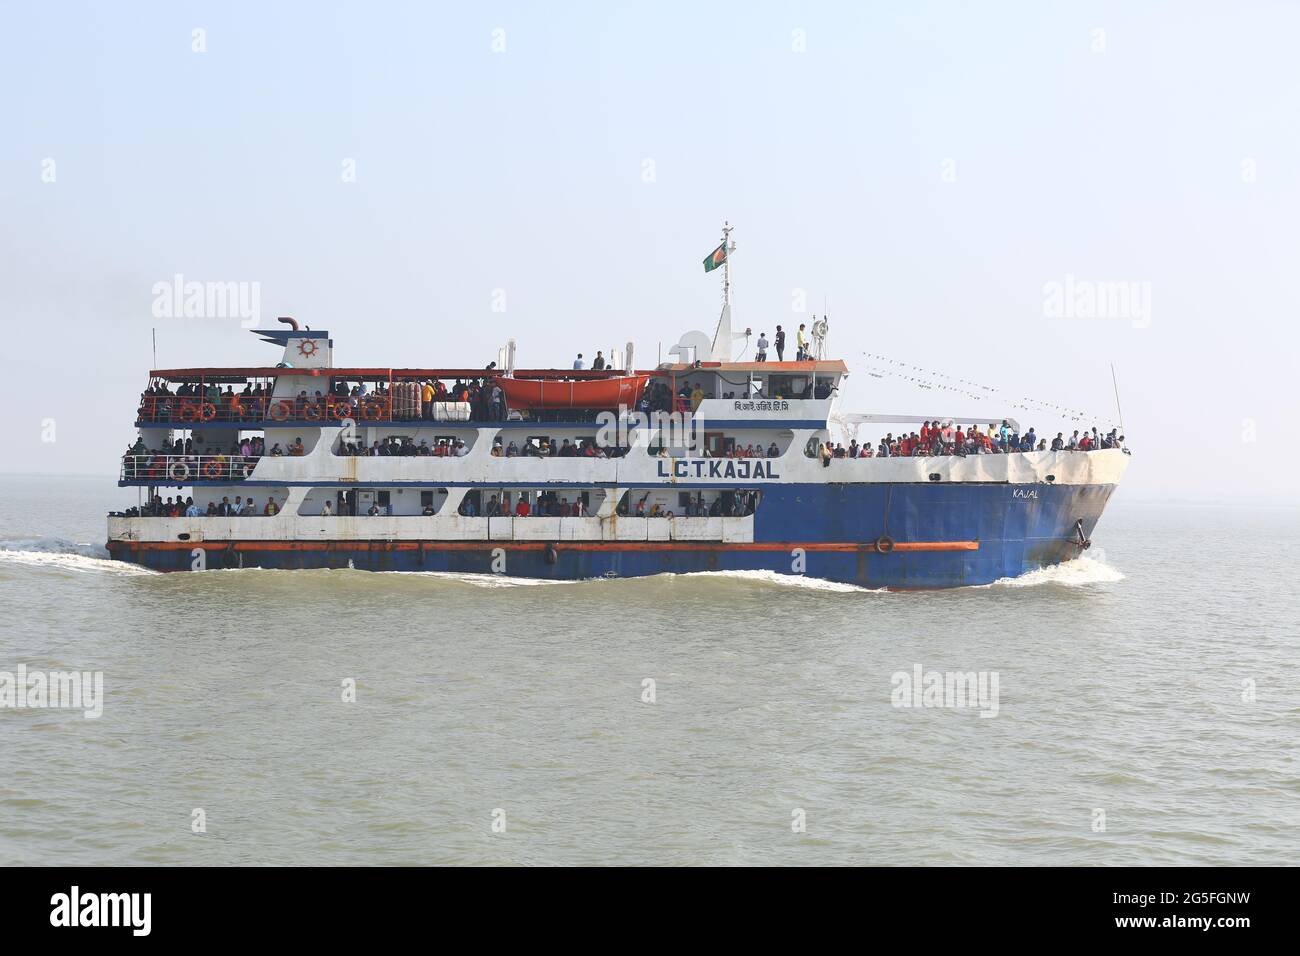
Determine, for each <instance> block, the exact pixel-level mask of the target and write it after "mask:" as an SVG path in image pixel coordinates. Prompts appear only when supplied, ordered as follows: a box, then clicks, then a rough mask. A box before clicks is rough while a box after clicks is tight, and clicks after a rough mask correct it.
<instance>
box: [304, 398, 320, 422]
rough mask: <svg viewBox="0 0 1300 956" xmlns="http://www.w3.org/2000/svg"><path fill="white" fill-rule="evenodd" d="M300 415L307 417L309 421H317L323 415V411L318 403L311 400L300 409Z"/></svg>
mask: <svg viewBox="0 0 1300 956" xmlns="http://www.w3.org/2000/svg"><path fill="white" fill-rule="evenodd" d="M302 417H303V418H305V419H307V421H309V422H318V421H320V420H321V419H322V418H324V417H325V413H324V412H323V411H322V410H321V407H320V406H319V405H318V404H316V403H315V402H312V403H311V404H310V405H308V406H307V407H306V408H304V409H303V410H302Z"/></svg>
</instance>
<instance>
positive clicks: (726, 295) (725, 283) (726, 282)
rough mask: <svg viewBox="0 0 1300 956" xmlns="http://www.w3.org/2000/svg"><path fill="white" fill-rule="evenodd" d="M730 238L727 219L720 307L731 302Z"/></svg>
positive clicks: (723, 248) (723, 227) (724, 228)
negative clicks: (728, 243) (728, 244)
mask: <svg viewBox="0 0 1300 956" xmlns="http://www.w3.org/2000/svg"><path fill="white" fill-rule="evenodd" d="M730 238H731V223H730V222H728V221H727V220H725V219H724V220H723V221H722V307H723V308H726V307H727V306H728V305H730V304H731V250H730V249H728V248H727V242H728V240H729V239H730ZM727 348H728V349H730V348H731V343H730V342H728V343H727Z"/></svg>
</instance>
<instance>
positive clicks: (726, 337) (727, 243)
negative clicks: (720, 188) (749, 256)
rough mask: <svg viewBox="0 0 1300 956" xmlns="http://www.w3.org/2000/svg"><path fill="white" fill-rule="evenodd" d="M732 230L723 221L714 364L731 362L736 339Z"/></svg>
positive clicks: (734, 245) (728, 224)
mask: <svg viewBox="0 0 1300 956" xmlns="http://www.w3.org/2000/svg"><path fill="white" fill-rule="evenodd" d="M732 228H733V227H732V225H731V223H730V222H729V221H726V220H724V221H723V223H722V252H723V258H722V314H721V315H719V316H718V330H717V332H715V333H714V335H713V361H715V362H730V361H731V345H732V342H733V340H734V339H735V338H736V336H734V335H732V334H731V253H732V252H734V251H735V249H736V244H735V243H734V242H732V241H731V230H732ZM697 358H698V356H697Z"/></svg>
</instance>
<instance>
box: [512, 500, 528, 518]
mask: <svg viewBox="0 0 1300 956" xmlns="http://www.w3.org/2000/svg"><path fill="white" fill-rule="evenodd" d="M528 515H529V507H528V499H527V498H525V497H524V496H523V495H520V496H519V503H518V504H516V505H515V517H517V518H527V517H528Z"/></svg>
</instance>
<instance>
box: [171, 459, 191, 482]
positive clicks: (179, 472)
mask: <svg viewBox="0 0 1300 956" xmlns="http://www.w3.org/2000/svg"><path fill="white" fill-rule="evenodd" d="M167 474H168V475H170V476H171V477H172V478H173V479H174V480H176V481H180V482H185V481H189V480H190V466H189V465H187V464H186V463H185V462H183V461H177V462H172V466H171V467H170V468H168V469H167Z"/></svg>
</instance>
